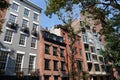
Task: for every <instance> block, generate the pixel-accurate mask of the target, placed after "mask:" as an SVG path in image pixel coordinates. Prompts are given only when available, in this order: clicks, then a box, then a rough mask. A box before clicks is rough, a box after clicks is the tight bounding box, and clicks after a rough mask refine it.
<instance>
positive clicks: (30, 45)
mask: <svg viewBox="0 0 120 80" xmlns="http://www.w3.org/2000/svg"><path fill="white" fill-rule="evenodd" d="M32 38H36V37H35V36H33V35H32V37H31V42H32ZM37 42H38V40H37V38H36V43H35V47H31V45H30V47H31V48H32V49H37Z"/></svg>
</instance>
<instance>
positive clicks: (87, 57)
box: [86, 53, 91, 61]
mask: <svg viewBox="0 0 120 80" xmlns="http://www.w3.org/2000/svg"><path fill="white" fill-rule="evenodd" d="M86 59H87V60H88V61H91V55H90V53H86Z"/></svg>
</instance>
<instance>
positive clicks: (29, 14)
mask: <svg viewBox="0 0 120 80" xmlns="http://www.w3.org/2000/svg"><path fill="white" fill-rule="evenodd" d="M25 9H27V10H29V14H28V16H27V17H30V11H31V9H30V8H28V7H26V6H24V11H25Z"/></svg>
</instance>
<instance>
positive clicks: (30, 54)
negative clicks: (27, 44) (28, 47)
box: [28, 53, 37, 70]
mask: <svg viewBox="0 0 120 80" xmlns="http://www.w3.org/2000/svg"><path fill="white" fill-rule="evenodd" d="M29 56H34V57H35V58H34V62H33V70H35V64H36V56H37V54H35V53H29ZM28 66H29V65H28Z"/></svg>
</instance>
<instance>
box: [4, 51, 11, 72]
mask: <svg viewBox="0 0 120 80" xmlns="http://www.w3.org/2000/svg"><path fill="white" fill-rule="evenodd" d="M9 56H10V55H9V52H8V55H7V60H6V65H5V69H4V70H5V71H6V68H7V64H8V58H9Z"/></svg>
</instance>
